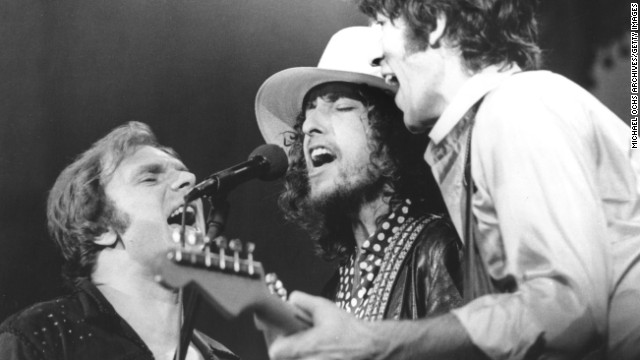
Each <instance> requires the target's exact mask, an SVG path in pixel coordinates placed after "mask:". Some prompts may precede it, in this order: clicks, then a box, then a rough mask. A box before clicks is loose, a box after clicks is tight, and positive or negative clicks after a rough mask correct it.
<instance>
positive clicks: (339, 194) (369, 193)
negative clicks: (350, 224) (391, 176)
mask: <svg viewBox="0 0 640 360" xmlns="http://www.w3.org/2000/svg"><path fill="white" fill-rule="evenodd" d="M309 186H310V185H309ZM383 188H384V180H383V177H382V175H381V171H380V170H379V169H378V168H377V167H376V166H374V165H373V164H371V163H369V164H367V165H364V166H362V167H359V168H357V169H354V168H351V169H348V170H345V169H342V170H341V171H340V174H339V175H338V177H337V178H336V180H335V181H334V185H333V186H332V187H331V188H330V189H328V190H326V191H323V192H322V193H320V194H314V190H313V189H312V188H311V189H310V191H309V194H308V196H307V199H306V205H307V208H310V209H313V210H314V211H315V212H318V213H324V214H331V215H332V216H335V215H338V214H340V215H352V214H357V213H358V211H359V210H360V207H361V206H362V205H363V204H365V203H367V202H370V201H371V200H373V199H375V198H377V197H378V196H380V195H381V194H382V190H383Z"/></svg>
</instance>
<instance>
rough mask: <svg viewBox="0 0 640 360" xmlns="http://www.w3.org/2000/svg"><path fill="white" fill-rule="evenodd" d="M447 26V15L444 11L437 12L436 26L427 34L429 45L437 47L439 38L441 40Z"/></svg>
mask: <svg viewBox="0 0 640 360" xmlns="http://www.w3.org/2000/svg"><path fill="white" fill-rule="evenodd" d="M446 28H447V17H446V15H445V14H444V13H442V12H441V13H440V14H438V18H437V19H436V27H435V29H433V30H432V31H431V33H430V34H429V45H430V46H431V47H438V46H439V45H440V40H443V39H442V37H443V36H444V30H445V29H446Z"/></svg>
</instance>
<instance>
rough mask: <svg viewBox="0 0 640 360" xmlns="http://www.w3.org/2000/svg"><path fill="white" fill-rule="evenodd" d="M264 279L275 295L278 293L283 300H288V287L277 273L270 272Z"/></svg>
mask: <svg viewBox="0 0 640 360" xmlns="http://www.w3.org/2000/svg"><path fill="white" fill-rule="evenodd" d="M264 281H265V282H266V283H267V289H269V292H270V293H271V294H273V295H277V296H278V297H280V298H281V299H282V300H284V301H286V300H287V297H288V295H289V294H288V293H287V289H285V288H284V284H282V281H280V279H278V275H276V274H275V273H268V274H266V275H265V277H264Z"/></svg>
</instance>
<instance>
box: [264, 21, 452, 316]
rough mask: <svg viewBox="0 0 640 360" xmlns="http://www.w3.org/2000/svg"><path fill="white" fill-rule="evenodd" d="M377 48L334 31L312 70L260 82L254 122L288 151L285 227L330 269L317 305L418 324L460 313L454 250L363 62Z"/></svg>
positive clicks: (396, 120)
mask: <svg viewBox="0 0 640 360" xmlns="http://www.w3.org/2000/svg"><path fill="white" fill-rule="evenodd" d="M356 40H357V41H356ZM376 41H377V38H376V37H375V31H374V30H372V29H371V28H365V27H353V28H347V29H344V30H342V31H340V32H338V33H337V34H336V35H334V37H333V38H332V39H331V41H330V42H329V44H328V45H327V48H326V50H325V52H324V54H323V57H322V59H321V60H320V63H319V65H318V67H317V68H293V69H287V70H284V71H282V72H279V73H277V74H275V75H273V76H272V77H270V78H269V79H268V80H267V81H266V82H265V83H264V84H263V85H262V87H261V89H260V90H259V92H258V95H257V98H256V114H257V120H258V125H259V127H260V130H261V132H262V134H263V136H264V137H265V139H266V141H267V142H269V143H275V144H279V145H281V146H285V147H287V148H288V152H289V169H288V172H287V175H286V180H285V181H286V184H285V185H286V190H285V192H284V193H283V194H282V195H281V197H280V205H281V207H282V209H283V210H284V212H285V215H286V217H287V218H288V219H289V220H291V221H292V222H294V223H296V224H298V225H300V226H301V227H302V228H304V229H305V230H307V231H308V232H309V234H310V235H311V237H312V238H313V239H314V240H315V241H316V242H317V244H318V247H319V251H320V253H321V255H322V256H323V257H324V258H326V259H328V260H338V261H339V263H340V267H339V270H338V272H337V273H336V274H335V276H334V278H333V279H332V280H331V281H330V282H329V284H328V285H327V287H326V295H327V296H328V297H329V298H331V299H332V300H334V301H335V302H336V303H337V305H339V306H340V307H341V308H342V309H344V310H345V311H347V312H349V313H352V314H354V315H355V316H356V317H358V318H362V319H370V320H377V319H383V318H385V319H386V318H393V319H416V318H421V317H425V316H427V315H432V314H436V313H441V312H446V311H447V310H449V309H450V308H452V307H455V306H457V305H460V304H461V296H460V271H459V267H460V263H459V254H460V244H459V240H458V238H457V235H456V233H455V230H454V229H453V227H452V226H451V225H450V224H449V223H448V222H447V221H446V220H445V219H444V218H442V217H440V216H437V215H434V214H432V213H431V212H430V211H431V210H433V209H437V208H438V206H437V205H438V204H441V203H440V201H442V200H441V199H440V195H439V193H438V190H437V188H435V184H434V183H430V182H429V181H427V180H426V179H428V178H429V175H428V168H427V166H426V164H425V163H424V161H423V160H422V153H423V152H424V149H425V147H426V142H425V141H424V139H421V138H418V137H414V136H413V135H411V134H410V133H409V132H408V131H407V130H406V129H405V128H404V126H403V124H402V121H401V119H402V114H401V112H400V111H399V110H398V108H397V107H396V106H395V105H394V103H393V97H392V94H393V91H394V89H393V87H391V86H388V85H387V84H385V82H384V81H383V80H382V78H381V77H380V74H379V72H378V74H375V71H376V70H377V69H376V68H374V67H371V66H370V64H369V59H373V58H375V57H376V56H375V54H371V50H372V49H377V48H378V47H376V46H373V45H372V44H375V42H376Z"/></svg>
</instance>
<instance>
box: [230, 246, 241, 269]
mask: <svg viewBox="0 0 640 360" xmlns="http://www.w3.org/2000/svg"><path fill="white" fill-rule="evenodd" d="M229 248H230V249H231V250H232V251H233V270H234V271H235V272H239V271H240V252H241V251H242V242H241V241H240V239H233V240H231V241H230V242H229Z"/></svg>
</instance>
